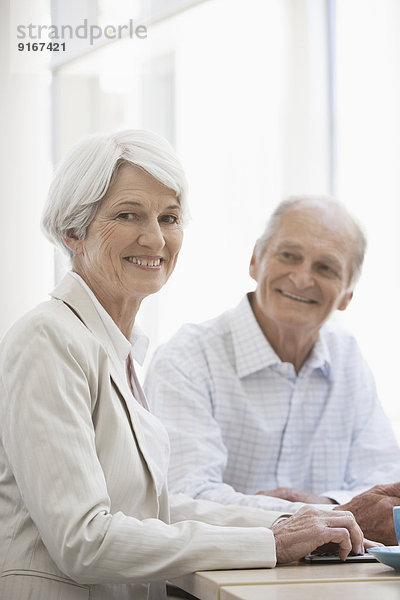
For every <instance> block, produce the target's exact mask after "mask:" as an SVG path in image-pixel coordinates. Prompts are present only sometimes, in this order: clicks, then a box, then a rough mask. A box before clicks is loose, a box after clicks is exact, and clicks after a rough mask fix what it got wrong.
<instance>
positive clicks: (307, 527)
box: [272, 506, 364, 563]
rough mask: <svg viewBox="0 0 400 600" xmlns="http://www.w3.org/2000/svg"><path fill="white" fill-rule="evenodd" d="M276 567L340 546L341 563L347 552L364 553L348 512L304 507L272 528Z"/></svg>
mask: <svg viewBox="0 0 400 600" xmlns="http://www.w3.org/2000/svg"><path fill="white" fill-rule="evenodd" d="M272 531H273V534H274V536H275V545H276V560H277V563H289V562H292V561H294V560H299V559H300V558H303V556H305V555H306V554H309V553H310V552H312V551H313V550H315V549H316V548H318V547H319V546H323V545H324V544H329V543H334V544H338V545H339V556H340V558H341V559H342V560H344V559H345V558H346V556H347V555H348V554H349V552H350V551H353V553H354V554H363V553H364V540H363V533H362V531H361V529H360V527H359V526H358V525H357V523H356V520H355V519H354V517H353V515H352V514H351V513H350V512H347V511H338V510H335V511H325V510H319V509H317V508H314V507H313V506H303V507H302V508H301V509H300V510H299V511H298V512H296V513H295V514H294V515H293V516H291V517H289V518H288V519H285V520H284V521H281V522H279V523H277V524H276V525H273V526H272Z"/></svg>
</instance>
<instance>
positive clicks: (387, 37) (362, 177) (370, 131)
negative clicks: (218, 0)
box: [336, 0, 400, 439]
mask: <svg viewBox="0 0 400 600" xmlns="http://www.w3.org/2000/svg"><path fill="white" fill-rule="evenodd" d="M336 5H337V40H338V43H337V55H336V58H337V72H336V77H337V135H338V143H337V147H338V161H337V165H338V171H337V188H338V195H339V197H340V198H341V200H342V201H343V202H345V203H346V204H347V205H348V206H349V207H351V208H352V209H353V210H354V212H355V213H356V214H358V215H359V216H360V218H361V219H362V221H363V223H364V224H365V227H366V229H367V231H368V237H369V248H368V252H367V257H366V262H365V268H364V273H363V275H362V278H361V280H360V283H359V285H358V286H357V288H356V293H355V296H354V299H353V301H352V303H351V304H350V306H349V308H348V309H347V310H346V311H345V312H344V313H343V314H342V315H341V317H342V320H343V321H344V323H345V325H346V326H347V327H349V328H350V329H351V330H352V331H354V333H355V334H356V336H357V339H358V340H359V343H360V346H361V348H362V349H363V352H364V355H365V357H366V358H367V360H368V362H369V364H370V365H371V367H372V369H373V371H374V374H375V377H376V381H377V385H378V391H379V394H380V397H381V400H382V403H383V405H384V407H385V409H386V411H387V412H388V414H389V415H390V417H391V418H392V420H393V422H394V425H395V428H396V432H397V434H398V436H399V439H400V398H399V383H398V381H399V380H398V365H399V364H400V344H399V337H400V311H399V297H400V271H399V268H398V265H397V258H398V256H399V242H398V240H399V234H398V231H399V226H400V203H399V197H400V178H399V173H400V111H399V106H400V37H399V31H400V2H398V0H367V1H366V2H365V1H364V0H352V1H351V2H348V1H347V0H337V1H336Z"/></svg>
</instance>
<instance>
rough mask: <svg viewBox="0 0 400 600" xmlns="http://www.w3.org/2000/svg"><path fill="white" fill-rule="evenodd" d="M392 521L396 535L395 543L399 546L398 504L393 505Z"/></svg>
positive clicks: (399, 516)
mask: <svg viewBox="0 0 400 600" xmlns="http://www.w3.org/2000/svg"><path fill="white" fill-rule="evenodd" d="M393 521H394V528H395V530H396V535H397V543H398V544H399V546H400V506H394V507H393Z"/></svg>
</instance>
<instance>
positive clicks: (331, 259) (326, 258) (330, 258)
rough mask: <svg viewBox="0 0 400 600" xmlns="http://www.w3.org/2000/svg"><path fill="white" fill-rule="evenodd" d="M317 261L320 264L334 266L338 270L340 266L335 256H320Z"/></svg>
mask: <svg viewBox="0 0 400 600" xmlns="http://www.w3.org/2000/svg"><path fill="white" fill-rule="evenodd" d="M318 260H319V261H320V262H327V263H330V264H331V265H335V266H336V267H337V268H338V269H340V268H341V266H342V265H341V264H340V261H339V260H338V259H337V258H336V257H335V256H331V255H330V254H324V255H323V256H320V257H319V259H318Z"/></svg>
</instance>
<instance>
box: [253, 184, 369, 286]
mask: <svg viewBox="0 0 400 600" xmlns="http://www.w3.org/2000/svg"><path fill="white" fill-rule="evenodd" d="M301 204H311V205H313V204H314V205H315V206H318V204H319V205H325V206H327V207H330V208H331V209H333V211H334V212H336V213H337V214H341V215H342V218H344V219H345V221H346V222H347V223H348V224H349V226H350V228H351V229H352V230H353V231H352V234H353V236H351V237H350V239H349V241H350V243H353V242H354V244H355V253H354V259H353V268H352V272H351V276H350V281H349V289H353V288H354V286H355V285H356V283H357V281H358V280H359V278H360V275H361V270H362V266H363V262H364V256H365V252H366V249H367V237H366V235H365V233H364V231H363V228H362V226H361V224H360V223H359V222H358V221H357V219H356V218H355V217H354V216H353V215H352V214H351V213H350V212H349V211H348V209H347V208H346V206H345V205H344V204H342V203H341V202H339V201H338V200H336V198H333V197H332V196H290V197H289V198H287V199H286V200H282V202H280V203H279V204H278V206H277V207H276V208H275V210H274V212H273V213H272V215H271V217H270V218H269V220H268V222H267V224H266V226H265V229H264V233H263V234H262V236H261V237H260V238H259V239H258V240H257V250H256V252H257V259H258V260H260V258H261V256H262V255H263V253H264V251H265V249H266V247H267V245H268V242H269V241H270V239H271V237H272V236H273V234H274V233H275V231H276V230H277V228H278V226H279V222H280V220H281V218H282V216H283V215H284V214H285V213H286V212H287V211H288V210H290V209H291V208H294V207H296V206H298V205H301Z"/></svg>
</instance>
